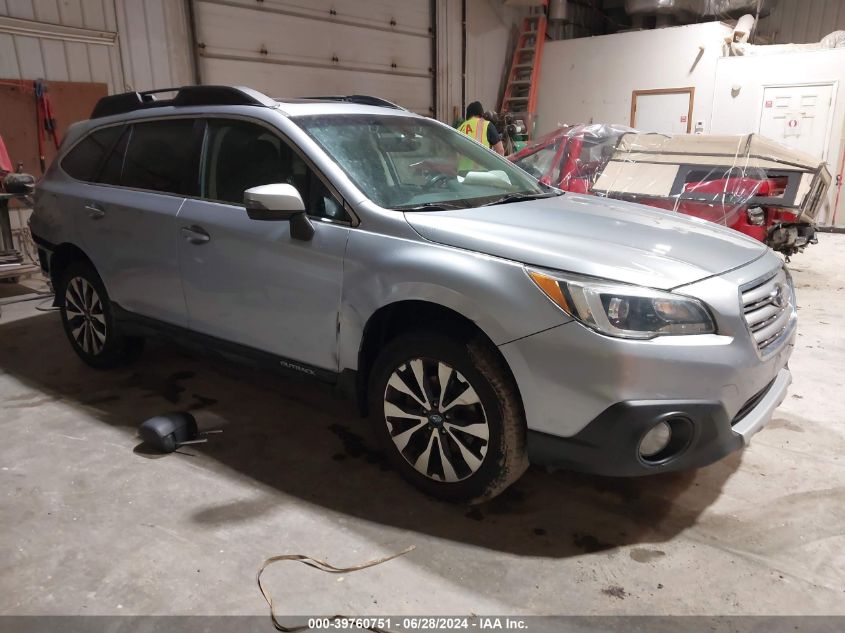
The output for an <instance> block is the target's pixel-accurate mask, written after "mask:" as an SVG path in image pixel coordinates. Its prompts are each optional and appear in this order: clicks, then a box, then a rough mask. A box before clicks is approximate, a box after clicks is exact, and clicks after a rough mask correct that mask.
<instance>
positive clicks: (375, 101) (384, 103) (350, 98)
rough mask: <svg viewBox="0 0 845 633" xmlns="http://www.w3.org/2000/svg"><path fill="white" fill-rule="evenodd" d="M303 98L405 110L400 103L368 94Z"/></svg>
mask: <svg viewBox="0 0 845 633" xmlns="http://www.w3.org/2000/svg"><path fill="white" fill-rule="evenodd" d="M302 98H303V99H313V100H315V101H343V102H345V103H357V104H359V105H371V106H381V107H382V108H394V109H395V110H405V111H406V112H407V109H406V108H403V107H402V106H400V105H396V104H395V103H393V102H392V101H388V100H387V99H382V98H381V97H371V96H369V95H331V96H326V97H302Z"/></svg>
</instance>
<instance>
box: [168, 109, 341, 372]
mask: <svg viewBox="0 0 845 633" xmlns="http://www.w3.org/2000/svg"><path fill="white" fill-rule="evenodd" d="M204 146H205V155H204V157H203V165H202V168H201V170H202V171H201V173H202V176H201V189H202V195H201V199H189V200H187V201H186V202H185V204H184V205H183V207H182V210H181V211H180V213H179V218H178V222H177V224H178V242H179V259H180V263H181V269H182V280H183V288H184V294H185V300H186V302H187V306H188V325H189V327H190V329H192V330H195V331H197V332H200V333H203V334H208V335H210V336H213V337H216V338H219V339H223V340H225V341H230V342H234V343H239V344H241V345H245V346H248V347H251V348H254V349H257V350H260V351H264V352H269V353H272V354H275V355H277V356H281V357H284V358H285V359H289V360H290V361H293V362H294V363H301V364H303V365H308V366H311V367H316V368H320V369H326V370H330V371H336V370H337V329H338V311H339V308H340V296H341V286H342V282H343V258H344V255H345V252H346V243H347V238H348V233H349V230H350V229H349V225H348V221H347V220H348V216H346V214H345V211H344V210H343V206H342V204H341V203H340V202H339V200H338V198H337V197H336V196H335V195H334V194H333V193H331V192H330V191H329V188H328V187H327V186H326V185H325V184H324V182H323V181H322V180H321V179H320V177H318V176H317V175H316V173H315V172H314V171H313V170H312V169H311V168H310V167H309V166H308V164H306V162H305V161H304V160H303V159H302V158H301V157H300V155H299V154H298V153H297V152H295V151H294V150H293V149H292V148H291V147H290V146H289V145H288V144H287V143H286V141H285V140H283V139H282V138H281V137H280V136H279V134H278V133H277V132H276V131H274V130H272V129H270V128H268V127H266V126H265V125H263V124H260V123H257V122H256V123H253V122H248V121H242V120H227V119H211V120H209V122H208V125H207V128H206V140H205V144H204ZM271 183H288V184H292V185H294V186H295V187H296V188H297V190H298V191H299V192H300V194H301V195H302V198H303V201H304V202H305V206H306V209H307V212H308V214H309V216H311V217H312V221H313V222H314V225H315V229H316V232H315V235H314V237H313V239H312V240H310V241H302V240H296V239H293V238H292V237H291V235H290V223H289V222H286V221H259V220H251V219H250V218H249V217H248V216H247V213H246V209H245V208H244V206H243V192H244V191H245V190H246V189H249V188H251V187H255V186H258V185H263V184H271ZM297 368H298V367H297Z"/></svg>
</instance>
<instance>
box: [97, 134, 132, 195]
mask: <svg viewBox="0 0 845 633" xmlns="http://www.w3.org/2000/svg"><path fill="white" fill-rule="evenodd" d="M131 135H132V128H131V127H127V128H125V129H124V130H123V134H121V135H120V138H119V139H118V140H117V143H115V145H114V147H113V148H112V151H111V152H110V153H109V155H108V158H106V160H105V162H104V163H103V166H102V167H101V168H100V173H99V176H98V177H97V182H99V183H102V184H104V185H119V184H120V178H121V175H122V174H123V161H124V160H125V158H126V146H127V145H128V144H129V137H130V136H131Z"/></svg>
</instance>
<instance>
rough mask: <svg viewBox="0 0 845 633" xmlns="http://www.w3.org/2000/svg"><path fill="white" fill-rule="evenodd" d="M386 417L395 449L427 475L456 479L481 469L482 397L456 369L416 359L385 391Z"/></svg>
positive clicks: (486, 437) (485, 432)
mask: <svg viewBox="0 0 845 633" xmlns="http://www.w3.org/2000/svg"><path fill="white" fill-rule="evenodd" d="M384 418H385V422H386V423H387V429H388V431H389V433H390V437H391V439H392V440H393V443H394V445H395V446H396V448H397V450H398V451H399V453H400V454H401V455H402V457H403V458H404V459H405V461H407V462H408V463H409V464H410V465H411V466H413V467H414V469H415V470H416V471H417V472H419V473H420V474H422V475H424V476H426V477H428V478H429V479H432V480H435V481H440V482H447V483H454V482H458V481H462V480H464V479H467V478H468V477H470V476H472V475H473V474H475V473H476V472H478V469H479V468H481V465H482V463H483V462H484V458H485V457H486V455H487V449H488V447H489V444H490V427H489V424H488V422H487V415H486V412H485V411H484V406H483V405H482V404H481V399H480V398H479V397H478V394H477V393H476V391H475V389H474V388H473V387H472V385H471V384H470V383H469V381H468V380H467V379H466V378H465V377H464V376H463V375H462V374H461V373H460V372H459V371H457V370H456V369H455V368H454V367H452V366H450V365H448V364H447V363H444V362H442V361H438V360H434V359H429V358H414V359H412V360H409V361H407V362H405V363H403V364H402V365H400V366H399V367H397V368H396V369H395V370H394V372H393V373H392V374H391V376H390V380H388V381H387V387H386V388H385V391H384Z"/></svg>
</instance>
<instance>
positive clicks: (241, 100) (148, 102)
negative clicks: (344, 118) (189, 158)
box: [91, 86, 278, 119]
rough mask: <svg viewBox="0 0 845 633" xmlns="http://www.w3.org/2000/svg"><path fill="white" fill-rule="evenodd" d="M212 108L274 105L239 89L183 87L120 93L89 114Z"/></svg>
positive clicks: (264, 98)
mask: <svg viewBox="0 0 845 633" xmlns="http://www.w3.org/2000/svg"><path fill="white" fill-rule="evenodd" d="M163 92H175V93H176V95H175V96H174V97H173V98H171V99H159V98H157V97H156V95H157V94H160V93H163ZM212 105H251V106H263V107H265V108H273V107H276V106H277V105H278V104H277V103H276V101H274V100H273V99H270V98H269V97H267V96H266V95H263V94H262V93H260V92H257V91H255V90H252V89H251V88H245V87H243V86H183V87H181V88H161V89H159V90H147V91H145V92H124V93H121V94H116V95H111V96H108V97H103V98H102V99H100V100H99V101H98V102H97V105H95V106H94V111H93V112H91V118H92V119H99V118H102V117H106V116H112V115H115V114H125V113H127V112H134V111H135V110H145V109H147V108H162V107H165V106H177V107H178V106H212Z"/></svg>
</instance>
